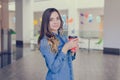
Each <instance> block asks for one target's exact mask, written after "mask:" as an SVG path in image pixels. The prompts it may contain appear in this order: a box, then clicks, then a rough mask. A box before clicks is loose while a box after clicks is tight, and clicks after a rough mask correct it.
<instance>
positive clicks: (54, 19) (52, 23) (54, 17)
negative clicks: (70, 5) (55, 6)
mask: <svg viewBox="0 0 120 80" xmlns="http://www.w3.org/2000/svg"><path fill="white" fill-rule="evenodd" d="M60 24H61V21H60V17H59V15H58V13H57V12H52V14H51V16H50V20H49V29H50V31H52V32H54V33H57V32H58V29H59V28H60Z"/></svg>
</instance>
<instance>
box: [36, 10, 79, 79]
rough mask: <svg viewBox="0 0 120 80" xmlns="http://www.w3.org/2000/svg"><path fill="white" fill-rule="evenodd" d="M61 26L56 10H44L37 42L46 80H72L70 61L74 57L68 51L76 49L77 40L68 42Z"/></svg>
mask: <svg viewBox="0 0 120 80" xmlns="http://www.w3.org/2000/svg"><path fill="white" fill-rule="evenodd" d="M62 26H63V22H62V19H61V16H60V14H59V12H58V10H56V9H55V8H48V9H46V10H45V12H44V13H43V16H42V23H41V32H40V37H39V42H38V43H39V44H40V52H41V53H42V55H43V57H44V58H45V62H46V66H47V68H48V72H47V75H46V80H73V71H72V60H73V59H75V55H72V54H71V51H70V49H71V48H73V47H78V45H77V43H78V39H77V38H76V39H73V40H70V41H68V39H67V37H66V36H64V35H63V34H62V30H63V28H62Z"/></svg>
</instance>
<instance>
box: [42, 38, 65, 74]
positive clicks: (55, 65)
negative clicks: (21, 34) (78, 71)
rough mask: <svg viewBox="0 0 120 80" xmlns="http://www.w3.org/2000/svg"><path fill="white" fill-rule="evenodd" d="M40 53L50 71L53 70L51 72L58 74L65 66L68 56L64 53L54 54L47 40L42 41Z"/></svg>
mask: <svg viewBox="0 0 120 80" xmlns="http://www.w3.org/2000/svg"><path fill="white" fill-rule="evenodd" d="M40 51H41V53H42V55H43V56H44V58H45V61H46V65H47V67H48V69H49V70H51V72H53V73H56V72H58V71H59V70H60V69H61V67H62V66H63V65H64V61H65V60H66V54H64V53H63V52H62V51H60V52H58V53H53V52H52V51H51V48H50V46H49V45H48V41H47V39H43V40H41V42H40Z"/></svg>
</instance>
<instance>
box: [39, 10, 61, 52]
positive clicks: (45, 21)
mask: <svg viewBox="0 0 120 80" xmlns="http://www.w3.org/2000/svg"><path fill="white" fill-rule="evenodd" d="M52 12H57V13H58V15H59V18H60V21H61V24H60V28H59V29H58V33H59V34H62V31H63V28H62V26H63V21H62V18H61V16H60V13H59V11H58V10H57V9H55V8H48V9H46V10H45V11H44V13H43V15H42V23H41V30H40V36H39V38H38V44H40V40H41V39H42V38H43V37H44V36H46V37H47V40H48V44H49V45H50V46H51V50H52V52H54V53H56V52H57V51H58V50H57V47H58V44H59V41H58V40H57V38H56V37H55V35H54V34H53V33H52V32H51V31H50V30H49V22H50V16H51V14H52Z"/></svg>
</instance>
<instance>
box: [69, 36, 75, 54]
mask: <svg viewBox="0 0 120 80" xmlns="http://www.w3.org/2000/svg"><path fill="white" fill-rule="evenodd" d="M68 38H69V41H70V40H72V39H75V38H77V36H69V37H68ZM76 49H77V48H76V47H73V48H72V49H70V50H71V52H73V53H75V52H76Z"/></svg>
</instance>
